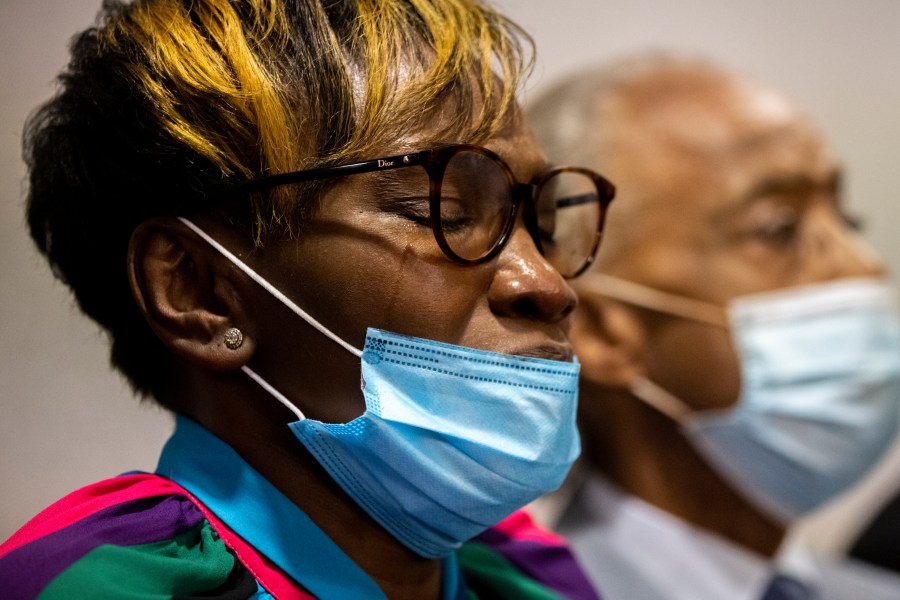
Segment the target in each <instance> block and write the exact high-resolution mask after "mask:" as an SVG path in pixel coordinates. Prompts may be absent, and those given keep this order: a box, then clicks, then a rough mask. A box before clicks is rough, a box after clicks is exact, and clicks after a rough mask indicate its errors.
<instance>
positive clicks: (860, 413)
mask: <svg viewBox="0 0 900 600" xmlns="http://www.w3.org/2000/svg"><path fill="white" fill-rule="evenodd" d="M604 277H605V279H603V280H600V281H597V282H595V284H596V285H597V291H598V292H599V293H605V294H606V295H608V296H610V297H614V298H619V299H621V300H623V301H625V302H628V303H632V304H636V305H640V306H644V307H646V308H651V309H653V310H657V311H660V312H665V313H670V314H675V315H676V316H680V317H684V318H689V319H692V320H696V321H703V322H708V323H710V324H714V325H724V324H725V323H726V321H725V318H724V316H725V313H724V311H723V309H721V308H719V307H716V306H714V305H709V304H706V303H702V302H698V301H696V300H691V299H688V298H681V297H678V296H674V297H671V295H670V294H666V293H664V292H660V291H659V290H654V289H651V288H644V286H640V285H638V284H634V283H632V282H624V281H622V280H616V279H615V278H609V277H607V276H604ZM641 288H643V289H641ZM728 317H729V318H730V322H731V325H730V330H731V335H732V338H733V341H734V345H735V351H736V352H737V354H738V357H739V358H740V362H741V374H742V382H741V392H740V397H739V398H738V401H737V403H736V404H735V405H734V406H733V407H731V408H729V409H727V410H716V411H712V410H709V411H700V412H692V411H691V409H690V408H689V407H687V405H686V404H685V403H684V402H683V401H682V400H680V399H678V398H676V397H675V396H673V395H672V394H670V393H668V392H667V391H666V390H664V389H662V388H661V387H660V386H658V385H656V384H655V383H653V382H651V381H649V380H647V379H644V378H640V379H638V380H636V381H635V382H634V383H633V384H632V386H631V388H632V393H633V394H634V395H635V396H637V397H638V398H640V399H642V400H644V401H645V402H647V403H648V404H651V405H653V406H654V407H656V408H657V409H659V410H661V411H662V412H664V413H666V414H668V415H669V416H670V417H672V418H673V419H676V420H677V421H678V422H680V423H681V424H682V427H683V430H684V432H685V435H686V436H687V437H688V439H690V441H691V442H692V444H693V445H694V447H695V448H696V449H697V450H698V451H699V452H700V453H701V455H703V456H704V457H705V459H706V461H707V462H708V463H709V464H710V465H711V466H713V467H714V468H716V469H717V471H718V472H719V473H721V474H722V476H723V477H724V478H726V479H727V480H728V481H730V482H731V484H732V485H733V486H734V487H735V488H736V489H737V490H739V491H740V492H742V493H743V495H744V497H746V498H747V499H748V500H750V501H752V502H754V503H755V504H756V505H757V506H758V507H759V508H760V509H761V510H763V511H765V512H766V513H767V514H769V515H770V516H772V517H773V518H775V519H777V520H779V521H781V522H789V521H791V520H793V519H794V518H796V517H798V516H800V515H802V514H804V513H807V512H810V511H812V510H813V509H815V508H817V507H819V506H821V505H822V504H824V503H825V502H826V501H828V500H829V499H831V498H833V497H835V496H836V495H837V494H839V493H840V492H842V491H844V490H846V489H847V488H849V487H850V486H851V485H853V484H854V483H856V482H857V481H858V480H859V479H860V478H861V477H862V476H863V475H864V474H865V473H867V472H868V471H869V470H870V468H871V467H872V466H873V465H874V464H875V463H876V462H877V461H878V459H879V458H880V457H881V456H882V455H883V454H884V452H885V450H886V449H887V448H888V447H889V446H890V444H891V442H892V441H893V440H894V439H895V437H896V434H897V429H898V424H900V321H898V318H897V313H896V305H895V299H894V294H893V291H892V289H891V287H890V286H889V285H888V284H887V283H886V282H884V281H882V280H876V279H844V280H838V281H833V282H827V283H821V284H816V285H809V286H804V287H799V288H790V289H785V290H781V291H776V292H768V293H764V294H757V295H753V296H746V297H743V298H738V299H736V300H735V301H733V302H732V303H731V304H730V306H729V308H728Z"/></svg>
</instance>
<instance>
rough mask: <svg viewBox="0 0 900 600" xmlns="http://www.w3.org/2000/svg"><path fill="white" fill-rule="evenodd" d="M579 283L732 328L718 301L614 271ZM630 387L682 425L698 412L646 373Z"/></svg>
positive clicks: (617, 297)
mask: <svg viewBox="0 0 900 600" xmlns="http://www.w3.org/2000/svg"><path fill="white" fill-rule="evenodd" d="M576 286H577V287H578V289H579V290H581V289H587V290H590V291H591V292H592V293H596V294H598V295H601V296H606V297H608V298H612V299H614V300H619V301H621V302H625V303H626V304H631V305H633V306H639V307H641V308H646V309H648V310H652V311H655V312H659V313H662V314H667V315H673V316H676V317H681V318H683V319H688V320H690V321H697V322H700V323H706V324H708V325H713V326H715V327H722V328H725V329H727V328H728V316H727V314H726V312H725V310H724V309H722V308H720V307H719V306H717V305H715V304H711V303H709V302H703V301H701V300H694V299H693V298H687V297H684V296H679V295H677V294H670V293H668V292H663V291H661V290H657V289H654V288H652V287H649V286H646V285H642V284H640V283H634V282H633V281H628V280H625V279H620V278H618V277H614V276H612V275H605V274H603V273H596V272H594V273H591V274H590V275H589V276H588V277H586V278H585V279H584V280H582V281H579V282H578V283H577V284H576ZM628 391H629V392H631V394H632V395H633V396H634V397H636V398H638V399H639V400H641V401H642V402H644V403H645V404H647V405H648V406H651V407H652V408H655V409H656V410H658V411H659V412H660V413H662V414H664V415H666V416H667V417H669V418H670V419H672V420H673V421H675V422H676V423H679V424H682V425H683V424H684V423H685V421H686V420H687V417H688V416H689V415H690V414H691V413H692V412H694V411H693V409H691V407H689V406H688V405H687V404H686V403H685V402H684V401H683V400H681V399H680V398H679V397H677V396H675V395H674V394H672V393H671V392H669V391H667V390H666V389H664V388H662V387H661V386H660V385H659V384H657V383H654V382H652V381H650V380H649V379H647V378H646V377H643V376H638V377H636V378H635V379H633V380H632V381H631V382H630V383H629V384H628Z"/></svg>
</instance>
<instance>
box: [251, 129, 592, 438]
mask: <svg viewBox="0 0 900 600" xmlns="http://www.w3.org/2000/svg"><path fill="white" fill-rule="evenodd" d="M485 146H486V147H488V148H490V149H492V150H494V151H495V152H497V153H498V154H499V155H500V156H501V157H502V158H503V160H504V161H506V162H507V164H508V165H509V166H510V167H511V168H512V170H513V172H514V174H515V176H516V178H517V180H519V181H529V180H530V179H531V178H532V177H533V176H534V175H536V174H537V173H539V172H541V171H543V170H544V169H545V168H546V164H545V161H544V159H543V158H542V155H541V154H540V152H539V151H538V149H537V147H536V145H535V142H534V140H533V138H532V136H531V134H530V132H529V131H528V130H526V129H525V128H524V127H522V126H521V125H519V126H511V127H509V128H508V129H507V130H506V131H505V132H504V133H503V134H502V135H498V136H496V137H494V138H492V139H491V140H489V141H488V142H487V143H486V144H485ZM391 154H397V151H396V149H387V150H386V151H385V153H384V155H391ZM372 158H377V157H372ZM427 206H428V178H427V176H426V175H425V173H424V171H423V170H422V169H421V168H418V167H414V168H409V169H397V170H394V171H386V172H379V173H372V174H364V175H357V176H351V177H347V178H345V179H344V180H342V181H341V182H339V183H338V184H337V185H336V187H335V188H334V189H332V190H331V191H329V192H328V194H327V195H326V197H325V198H324V199H323V202H322V204H321V210H319V212H318V213H317V214H316V215H315V217H313V218H312V220H311V222H310V223H309V224H308V226H305V227H304V228H303V229H302V231H300V232H299V235H298V236H297V239H295V240H287V241H281V242H277V243H273V244H268V245H267V247H266V249H265V251H264V252H263V253H261V254H260V255H258V256H256V257H250V262H251V264H252V265H253V266H254V268H257V269H258V270H259V271H260V273H261V274H262V275H263V276H264V277H266V278H267V279H268V280H269V281H270V282H272V283H273V284H274V285H275V286H276V287H278V288H279V289H280V290H281V291H282V292H284V293H285V294H286V295H287V296H288V297H289V298H291V299H292V300H293V301H294V302H296V303H297V304H298V305H299V306H300V307H302V308H303V309H304V310H306V311H307V312H308V313H309V314H310V315H312V317H313V318H315V319H317V320H318V321H320V322H321V323H322V324H324V325H325V326H326V327H327V328H329V329H330V330H331V331H333V332H335V333H336V334H337V335H338V336H340V337H341V338H342V339H344V340H346V341H348V342H349V343H350V344H352V345H353V346H355V347H357V348H361V347H362V346H363V342H364V338H365V334H366V328H368V327H376V328H381V329H386V330H389V331H393V332H398V333H403V334H408V335H413V336H418V337H424V338H429V339H434V340H439V341H443V342H448V343H453V344H460V345H465V346H470V347H475V348H481V349H487V350H494V351H499V352H504V353H510V354H519V355H528V356H537V357H543V358H549V359H556V360H571V357H572V351H571V349H570V346H569V342H568V327H569V318H568V317H569V314H570V312H571V310H572V309H573V308H574V302H575V296H574V292H573V291H572V290H571V289H570V288H569V287H568V285H567V284H566V282H565V280H564V279H563V278H562V277H561V276H560V275H559V273H558V272H556V271H555V270H554V269H553V268H552V267H551V266H550V264H549V263H547V261H546V260H545V259H544V258H543V257H542V256H541V255H540V253H539V252H538V250H537V248H536V247H535V244H534V242H533V241H532V239H531V237H530V235H529V234H528V232H527V231H526V230H525V228H524V226H523V224H522V221H521V216H520V217H519V222H518V223H517V224H516V227H515V229H514V232H513V234H512V236H511V239H510V240H509V243H508V244H507V245H506V247H505V248H504V250H503V251H502V252H501V253H500V255H499V256H497V257H496V258H495V259H493V260H491V261H489V262H487V263H484V264H481V265H475V266H463V265H460V264H457V263H455V262H452V261H451V260H450V259H449V258H447V257H446V256H445V255H444V254H443V253H442V252H441V250H440V249H439V247H438V245H437V243H436V242H435V239H434V235H433V233H432V230H431V226H430V223H429V220H428V218H427V217H428V210H427ZM251 293H252V290H251ZM255 296H256V300H255V302H256V303H257V305H258V307H259V308H258V310H256V311H255V313H256V314H257V315H258V317H259V320H260V327H261V328H262V329H263V331H262V332H261V334H260V335H261V337H260V345H259V352H258V355H257V357H256V358H257V360H259V361H264V362H266V363H267V367H266V370H267V372H266V373H264V374H263V376H264V377H266V378H267V379H268V380H269V381H271V382H272V384H273V385H274V386H275V387H276V388H278V389H280V390H283V391H284V393H286V394H287V395H288V396H290V397H291V398H292V399H293V398H298V400H297V404H298V406H300V408H301V410H303V411H304V412H305V413H306V414H308V415H309V416H310V417H313V418H317V419H321V420H325V421H332V422H341V421H345V420H349V419H352V418H354V417H356V416H358V415H359V414H360V413H361V412H362V408H363V404H362V396H361V394H360V392H359V359H358V358H356V357H354V356H352V355H351V354H350V353H348V352H346V351H345V350H343V349H341V348H340V347H338V346H337V345H336V344H335V343H334V342H333V341H331V340H329V339H328V338H326V337H325V336H324V335H322V334H321V333H319V332H317V331H315V330H313V329H312V328H311V327H309V326H308V325H306V324H305V323H304V322H303V321H302V320H301V319H299V318H298V317H296V316H295V315H293V313H290V312H288V311H287V310H286V309H284V308H283V307H281V306H280V305H278V303H277V302H274V301H273V300H272V299H271V298H269V297H267V296H266V295H265V294H264V293H257V294H255ZM304 396H314V398H312V399H310V403H309V404H306V405H304V400H303V398H304ZM347 398H352V399H353V402H348V400H347Z"/></svg>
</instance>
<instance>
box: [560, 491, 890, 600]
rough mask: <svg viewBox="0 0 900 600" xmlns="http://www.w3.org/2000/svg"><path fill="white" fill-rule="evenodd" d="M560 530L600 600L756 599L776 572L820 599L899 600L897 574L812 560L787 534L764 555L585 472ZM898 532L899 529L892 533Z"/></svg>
mask: <svg viewBox="0 0 900 600" xmlns="http://www.w3.org/2000/svg"><path fill="white" fill-rule="evenodd" d="M556 529H557V531H558V532H559V533H561V534H563V535H565V536H566V537H567V538H568V539H569V541H570V544H571V547H572V549H573V550H574V552H575V554H576V556H577V557H578V559H579V560H580V561H581V563H582V565H583V567H584V568H585V570H586V571H587V573H588V575H589V576H590V577H591V578H592V580H593V582H594V584H595V585H596V586H597V587H598V589H599V590H600V593H601V595H602V596H603V598H604V600H758V599H759V598H760V597H761V596H762V593H763V591H764V590H765V588H766V586H767V585H768V583H769V580H770V579H771V578H772V577H773V575H774V574H775V573H781V574H783V575H787V576H789V577H792V578H794V579H796V580H799V581H801V582H803V583H804V584H807V585H808V586H810V588H811V589H812V590H814V591H816V592H817V593H818V594H820V596H815V597H821V598H823V599H826V600H863V599H865V600H900V577H896V576H894V575H893V574H891V573H889V572H887V571H883V570H881V569H876V568H874V567H868V566H866V565H863V564H862V563H857V562H850V561H843V560H842V561H840V562H836V561H832V562H828V561H825V560H822V559H814V558H813V557H812V556H811V554H810V553H809V552H808V551H807V550H806V549H805V548H804V546H803V544H802V543H801V542H800V541H799V540H796V539H792V538H791V536H788V539H787V540H786V541H785V543H784V544H782V548H781V549H780V550H779V552H778V554H777V556H776V557H775V558H774V559H768V558H767V557H764V556H761V555H759V554H756V553H754V552H751V551H750V550H748V549H746V548H743V547H741V546H738V545H736V544H734V543H732V542H730V541H729V540H726V539H724V538H722V537H720V536H718V535H715V534H713V533H711V532H709V531H705V530H703V529H701V528H698V527H695V526H694V525H692V524H690V523H687V522H686V521H683V520H681V519H679V518H677V517H675V516H674V515H672V514H670V513H667V512H665V511H663V510H660V509H659V508H656V507H655V506H652V505H651V504H648V503H647V502H644V501H643V500H641V499H639V498H636V497H634V496H631V495H628V494H626V493H624V492H622V491H621V490H620V489H618V488H616V487H615V486H614V485H612V484H611V483H609V482H608V481H606V480H605V479H603V478H602V477H600V476H599V475H596V474H591V475H588V476H587V477H585V478H584V480H583V481H582V482H580V483H579V487H578V489H577V491H575V492H574V494H572V495H571V497H570V498H567V499H566V504H565V506H564V507H562V510H561V512H560V514H559V517H558V520H557V522H556ZM898 535H900V532H898Z"/></svg>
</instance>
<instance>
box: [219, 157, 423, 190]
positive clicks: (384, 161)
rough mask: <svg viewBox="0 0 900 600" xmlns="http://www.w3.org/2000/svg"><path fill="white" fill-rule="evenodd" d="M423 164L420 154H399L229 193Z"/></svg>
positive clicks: (261, 181)
mask: <svg viewBox="0 0 900 600" xmlns="http://www.w3.org/2000/svg"><path fill="white" fill-rule="evenodd" d="M421 162H422V160H421V156H420V154H418V153H414V154H399V155H397V156H386V157H384V158H376V159H373V160H364V161H362V162H356V163H350V164H346V165H337V166H334V167H320V168H317V169H307V170H305V171H292V172H290V173H279V174H278V175H268V176H266V177H259V178H257V179H252V180H250V181H247V182H245V183H241V184H238V185H237V186H235V187H233V188H230V189H229V190H227V191H228V192H230V193H240V192H249V191H253V190H257V189H260V188H266V187H274V186H279V185H289V184H292V183H305V182H308V181H317V180H321V179H330V178H332V177H343V176H346V175H357V174H359V173H372V172H375V171H388V170H391V169H401V168H403V167H412V166H415V165H418V164H421Z"/></svg>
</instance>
